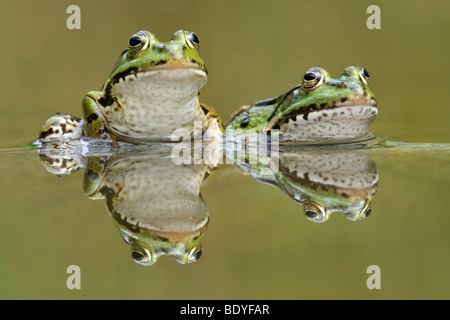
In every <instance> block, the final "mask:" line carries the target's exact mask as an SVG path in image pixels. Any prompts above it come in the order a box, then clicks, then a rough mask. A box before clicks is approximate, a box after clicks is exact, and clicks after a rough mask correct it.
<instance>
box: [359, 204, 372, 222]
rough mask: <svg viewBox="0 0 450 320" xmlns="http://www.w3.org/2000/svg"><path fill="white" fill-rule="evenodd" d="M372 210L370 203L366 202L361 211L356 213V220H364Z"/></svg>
mask: <svg viewBox="0 0 450 320" xmlns="http://www.w3.org/2000/svg"><path fill="white" fill-rule="evenodd" d="M371 212H372V205H371V204H370V203H368V204H367V205H366V206H365V207H364V209H362V210H361V213H360V214H359V215H358V220H364V219H365V218H367V217H368V216H369V214H370V213H371Z"/></svg>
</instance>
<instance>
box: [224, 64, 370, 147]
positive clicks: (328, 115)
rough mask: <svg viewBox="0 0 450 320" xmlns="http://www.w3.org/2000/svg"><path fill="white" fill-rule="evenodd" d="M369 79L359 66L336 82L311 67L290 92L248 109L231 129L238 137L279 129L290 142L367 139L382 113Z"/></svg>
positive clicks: (238, 114)
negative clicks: (378, 114)
mask: <svg viewBox="0 0 450 320" xmlns="http://www.w3.org/2000/svg"><path fill="white" fill-rule="evenodd" d="M368 79H369V76H368V74H367V72H366V71H365V70H364V69H362V68H358V67H353V66H351V67H347V68H346V69H345V70H344V72H343V73H342V74H341V75H340V76H339V77H338V78H336V79H333V78H331V77H330V75H329V73H328V72H327V71H326V70H324V69H322V68H311V69H310V70H308V71H307V72H306V73H305V75H304V77H303V81H302V83H301V84H300V85H297V86H295V87H294V88H292V89H291V90H289V91H288V92H286V93H284V94H282V95H280V96H278V97H276V98H273V99H267V100H263V101H259V102H257V103H255V104H253V105H251V106H243V107H242V108H241V109H239V110H238V111H237V112H236V113H234V114H233V115H232V116H231V118H230V119H229V120H228V121H227V124H226V128H227V130H233V132H234V133H237V134H239V133H243V132H248V131H251V130H253V131H259V130H272V129H278V130H279V131H280V134H281V135H282V136H283V137H284V138H286V139H289V140H296V141H310V142H315V141H321V140H331V141H333V140H348V139H350V140H351V139H354V140H357V139H361V138H364V137H366V136H368V135H370V131H369V125H370V123H371V121H372V120H373V119H374V118H375V117H376V115H377V112H378V110H377V104H376V99H375V96H374V95H373V93H372V92H371V91H370V89H369V87H368Z"/></svg>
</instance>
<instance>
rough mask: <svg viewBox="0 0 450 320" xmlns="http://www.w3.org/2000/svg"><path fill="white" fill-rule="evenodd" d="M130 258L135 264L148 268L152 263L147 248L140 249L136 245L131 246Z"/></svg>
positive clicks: (139, 246) (150, 254)
mask: <svg viewBox="0 0 450 320" xmlns="http://www.w3.org/2000/svg"><path fill="white" fill-rule="evenodd" d="M131 258H133V260H134V261H135V262H136V263H139V264H141V265H143V266H149V265H151V264H153V261H152V253H151V252H150V250H148V249H147V248H144V247H142V246H141V245H139V244H137V243H132V244H131Z"/></svg>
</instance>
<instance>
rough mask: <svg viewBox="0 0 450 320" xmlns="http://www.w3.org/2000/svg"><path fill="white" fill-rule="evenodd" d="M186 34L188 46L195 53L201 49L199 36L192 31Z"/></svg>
mask: <svg viewBox="0 0 450 320" xmlns="http://www.w3.org/2000/svg"><path fill="white" fill-rule="evenodd" d="M184 34H185V35H186V40H187V43H188V45H189V46H190V47H191V48H192V49H194V50H195V51H198V49H200V39H199V38H198V36H197V35H196V34H195V33H193V32H192V31H185V32H184Z"/></svg>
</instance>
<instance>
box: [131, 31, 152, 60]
mask: <svg viewBox="0 0 450 320" xmlns="http://www.w3.org/2000/svg"><path fill="white" fill-rule="evenodd" d="M148 44H149V39H148V36H147V34H145V33H144V32H142V31H139V32H138V33H136V34H134V35H133V36H132V37H131V38H130V40H128V51H129V52H130V54H132V55H136V54H138V53H139V52H142V51H144V50H145V49H147V48H148Z"/></svg>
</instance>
